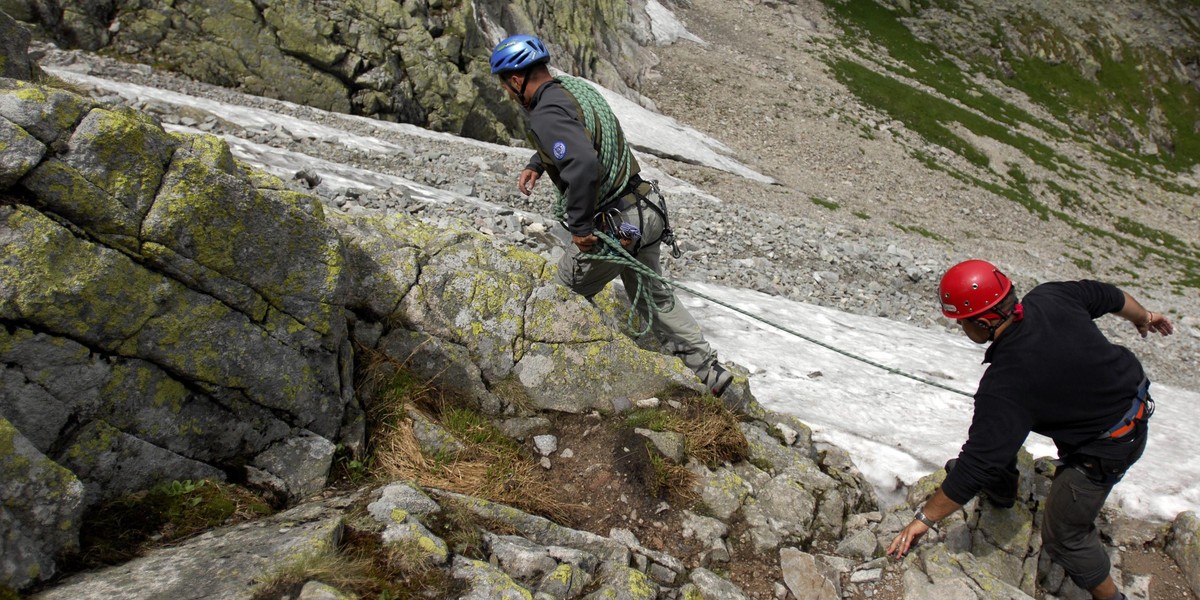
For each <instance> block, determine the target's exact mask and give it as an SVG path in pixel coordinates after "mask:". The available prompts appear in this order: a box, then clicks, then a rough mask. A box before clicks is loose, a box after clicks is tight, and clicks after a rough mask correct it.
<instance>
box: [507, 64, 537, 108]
mask: <svg viewBox="0 0 1200 600" xmlns="http://www.w3.org/2000/svg"><path fill="white" fill-rule="evenodd" d="M532 72H533V67H532V66H530V67H529V68H527V69H525V70H524V71H521V72H520V74H521V89H517V88H515V87H513V85H512V83H511V82H510V81H509V79H508V76H510V75H512V74H513V73H516V71H509V72H508V73H505V77H504V87H506V88H508V90H509V91H511V92H512V93H514V94H516V95H517V100H518V101H519V102H520V103H521V107H522V108H525V109H528V108H529V101H528V100H526V99H525V90H526V89H527V88H528V87H529V74H530V73H532Z"/></svg>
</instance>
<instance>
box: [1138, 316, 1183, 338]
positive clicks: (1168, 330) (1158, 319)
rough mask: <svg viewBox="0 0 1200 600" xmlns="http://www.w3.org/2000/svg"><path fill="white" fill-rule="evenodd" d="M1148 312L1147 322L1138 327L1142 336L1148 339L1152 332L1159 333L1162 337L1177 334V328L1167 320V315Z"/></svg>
mask: <svg viewBox="0 0 1200 600" xmlns="http://www.w3.org/2000/svg"><path fill="white" fill-rule="evenodd" d="M1147 312H1148V318H1147V319H1146V322H1145V323H1143V324H1141V325H1136V327H1137V330H1138V333H1140V334H1142V337H1146V334H1148V333H1150V332H1151V331H1155V332H1158V333H1159V334H1162V335H1171V334H1172V333H1174V332H1175V327H1173V326H1172V325H1171V321H1169V320H1167V315H1164V314H1162V313H1156V312H1149V311H1147Z"/></svg>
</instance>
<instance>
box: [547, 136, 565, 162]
mask: <svg viewBox="0 0 1200 600" xmlns="http://www.w3.org/2000/svg"><path fill="white" fill-rule="evenodd" d="M550 152H551V153H553V154H554V160H562V159H563V157H564V156H566V155H567V145H566V144H564V143H562V142H561V141H559V142H554V145H553V146H551V147H550Z"/></svg>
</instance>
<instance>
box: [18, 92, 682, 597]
mask: <svg viewBox="0 0 1200 600" xmlns="http://www.w3.org/2000/svg"><path fill="white" fill-rule="evenodd" d="M0 124H3V125H2V126H0V136H2V137H0V140H3V141H4V142H5V143H6V146H5V151H4V153H3V154H2V156H3V159H2V160H0V181H3V182H7V183H8V185H7V186H5V187H4V188H3V190H2V191H0V194H3V197H4V198H5V201H4V202H3V203H0V323H3V325H4V327H3V328H0V419H3V423H4V424H5V425H6V426H8V427H9V428H11V429H12V430H13V437H14V439H16V436H20V438H19V439H20V440H21V442H20V444H21V448H22V452H26V451H28V452H27V454H30V455H31V456H38V457H40V458H38V460H39V461H41V462H42V463H45V464H46V465H47V468H52V469H58V470H59V471H61V472H62V473H63V474H64V477H66V478H67V479H66V481H67V482H68V483H63V484H62V485H59V486H58V487H59V488H62V487H63V486H67V487H68V488H70V493H66V492H64V491H62V490H58V491H54V490H48V491H45V492H44V493H42V495H43V496H46V498H48V500H47V502H48V506H49V509H48V510H51V511H52V512H55V514H58V513H63V514H68V513H70V514H73V512H72V511H79V510H82V508H83V507H86V506H91V505H94V504H96V503H98V502H102V501H104V500H107V499H110V498H113V497H115V496H118V495H121V494H125V493H129V492H134V491H138V490H142V489H147V488H149V487H152V486H153V485H155V484H157V483H160V482H162V481H170V480H182V479H194V480H198V479H224V478H225V477H226V474H227V473H237V472H240V471H241V470H242V469H248V470H251V471H253V472H252V473H251V474H250V475H251V477H250V478H251V480H253V481H264V482H270V483H271V485H270V486H269V487H272V488H275V491H276V492H278V493H280V494H281V495H282V496H283V497H287V498H289V499H291V500H299V499H301V498H303V497H305V496H307V495H310V494H312V493H314V492H316V491H319V490H320V489H321V488H322V486H323V485H324V483H325V478H326V476H327V474H328V471H329V467H330V462H331V458H332V455H333V451H334V448H335V444H344V445H345V446H347V447H350V448H361V447H362V444H363V438H364V435H365V428H364V420H363V411H362V408H361V406H362V403H361V402H360V400H359V398H358V396H357V392H356V389H357V388H356V387H355V383H356V382H355V376H356V375H355V374H356V372H357V369H356V362H355V361H356V358H355V357H356V354H355V353H356V349H355V346H354V344H355V343H357V344H358V346H359V347H361V348H368V349H371V351H372V352H373V353H378V354H379V355H381V356H383V357H384V359H385V360H384V361H383V362H388V361H389V360H390V361H392V362H394V363H395V364H402V363H405V362H406V361H408V362H410V363H411V365H412V367H413V369H414V371H416V372H417V374H418V375H421V374H424V375H426V376H429V377H433V376H439V377H441V378H443V383H446V382H449V383H450V384H451V387H453V388H455V389H458V390H460V391H462V392H464V393H465V395H466V396H467V397H469V398H472V399H473V400H474V401H475V402H476V403H477V405H478V406H479V408H480V409H481V410H482V411H484V412H486V413H490V414H498V413H501V412H503V411H505V410H509V409H511V403H512V401H513V400H514V398H511V397H501V396H500V395H498V394H497V393H496V392H495V390H496V389H499V388H506V389H509V390H519V391H510V392H509V395H511V394H514V393H515V394H517V395H518V396H519V397H520V399H521V400H522V401H528V404H527V405H526V406H527V407H533V408H534V409H553V410H561V411H566V412H575V413H578V412H584V411H587V410H601V411H611V410H613V407H614V402H615V401H617V400H618V399H621V398H627V397H630V396H651V395H653V394H655V393H657V392H659V391H661V390H663V389H667V388H669V387H671V386H679V387H693V388H695V387H697V386H698V385H699V383H698V382H696V381H695V377H694V376H693V375H692V374H691V372H690V371H688V370H687V369H686V368H684V367H683V365H682V363H680V362H679V361H678V360H676V359H674V358H671V357H668V356H665V355H662V354H659V353H657V352H649V351H645V350H642V349H640V348H639V347H638V346H637V345H636V343H635V342H633V341H632V340H630V339H629V338H627V337H625V336H621V335H617V334H615V332H614V331H613V330H612V329H611V328H609V327H607V326H605V324H604V321H603V319H602V317H601V315H600V314H599V313H598V312H597V311H596V310H595V309H594V308H593V307H592V306H591V305H589V304H587V303H586V302H584V301H583V300H582V299H579V298H577V297H574V296H571V295H570V294H568V293H567V292H566V291H565V290H564V289H562V288H559V287H558V286H556V285H555V284H554V283H552V281H551V279H550V275H551V271H552V269H550V268H549V267H548V266H547V263H546V261H545V259H543V258H541V257H539V256H538V255H536V254H533V253H531V252H527V251H525V250H520V249H517V248H515V247H513V246H509V245H507V244H504V243H503V242H498V241H495V240H489V239H487V238H485V237H483V236H480V235H477V234H473V233H467V232H466V231H462V230H454V229H442V228H438V227H435V226H432V225H428V224H423V223H421V222H420V221H417V220H416V219H414V218H412V217H409V216H408V215H400V216H395V217H393V216H388V215H383V214H364V215H358V216H349V215H346V214H343V213H340V212H337V211H336V209H333V208H325V206H324V205H323V204H322V202H321V201H320V200H319V199H318V198H316V197H315V196H311V195H308V194H306V193H301V192H298V191H294V190H292V189H290V188H288V187H287V186H286V185H285V184H284V183H283V182H282V181H281V180H279V179H277V178H275V177H272V176H269V175H267V174H265V173H261V172H257V171H254V170H252V169H250V168H249V167H247V166H245V165H243V164H240V163H238V162H237V161H235V160H234V159H233V157H232V155H231V154H230V150H229V147H228V146H227V145H226V143H225V142H224V141H222V140H220V139H219V138H216V137H213V136H209V135H187V134H172V133H168V132H166V131H164V130H163V129H162V127H161V125H160V124H159V123H158V122H157V121H155V120H154V119H152V118H150V117H147V116H146V115H145V114H143V113H140V112H138V111H135V110H131V109H109V108H105V107H102V106H99V105H97V104H95V103H94V102H92V101H90V100H87V99H85V98H82V97H79V96H76V95H74V94H71V93H68V92H64V91H62V90H59V89H55V88H51V87H46V86H42V85H36V84H31V83H27V82H22V81H18V80H12V79H0ZM327 213H328V214H327ZM617 370H619V371H621V372H623V373H624V375H623V376H621V377H612V376H611V373H613V372H615V371H617ZM25 460H26V459H24V458H23V459H22V461H25ZM30 460H32V459H30ZM22 464H24V462H23V463H22ZM27 471H28V469H26V470H19V472H18V471H14V473H16V474H15V475H14V477H15V478H16V479H15V480H14V481H15V483H14V484H13V485H11V486H9V487H8V488H6V489H5V493H6V494H8V495H10V496H12V497H13V498H15V499H17V500H14V502H16V501H18V500H19V501H21V502H26V501H29V499H30V498H36V497H38V496H37V495H38V494H39V493H40V492H38V491H37V490H38V489H41V488H37V486H32V485H31V484H30V483H29V482H27V481H25V479H28V478H24V476H22V477H17V475H19V474H21V473H27ZM55 489H56V490H57V488H55ZM39 519H40V517H38V518H30V519H21V520H20V521H19V522H15V521H14V523H15V524H14V525H9V524H8V523H7V522H6V524H5V530H4V531H3V532H0V533H3V534H4V535H10V534H11V535H13V536H16V537H11V538H7V539H13V540H18V541H19V540H20V539H29V540H46V542H45V544H43V545H35V546H36V547H35V546H29V545H28V544H24V545H21V546H20V552H19V553H18V554H15V556H21V557H24V558H23V561H24V562H21V564H16V563H14V564H12V565H8V564H6V566H5V573H6V575H5V580H7V581H11V582H14V583H15V584H16V585H22V586H23V585H26V584H27V583H29V582H32V581H36V580H38V579H42V578H45V577H48V576H49V575H50V574H51V573H53V560H52V558H51V557H53V556H54V555H55V554H56V553H57V552H58V551H60V550H62V549H63V548H66V547H69V546H70V545H71V544H73V543H74V539H75V535H76V532H77V527H78V518H74V519H73V520H71V524H70V526H67V527H65V528H64V529H62V530H61V531H63V532H66V534H65V535H59V534H58V533H57V530H56V532H55V533H53V534H51V533H50V532H49V531H44V530H46V529H47V528H54V527H61V526H63V524H62V523H63V522H62V520H55V519H50V520H49V521H47V520H45V519H41V520H39ZM51 521H53V522H51ZM13 543H18V542H13ZM21 544H23V542H22V543H21ZM10 567H11V568H10ZM35 567H36V568H35ZM35 571H36V573H35ZM18 572H21V573H24V575H21V576H19V577H18V576H17V575H16V573H18ZM30 573H34V574H32V575H31V574H30Z"/></svg>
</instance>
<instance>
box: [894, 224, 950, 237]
mask: <svg viewBox="0 0 1200 600" xmlns="http://www.w3.org/2000/svg"><path fill="white" fill-rule="evenodd" d="M892 226H893V227H895V228H896V229H899V230H900V231H904V232H907V233H915V234H917V235H919V236H921V237H924V238H929V239H931V240H937V241H939V242H946V241H948V240H947V239H946V238H945V237H942V236H940V235H938V234H936V233H934V232H932V231H929V230H928V229H925V228H924V227H921V226H919V225H901V224H899V223H892Z"/></svg>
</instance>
